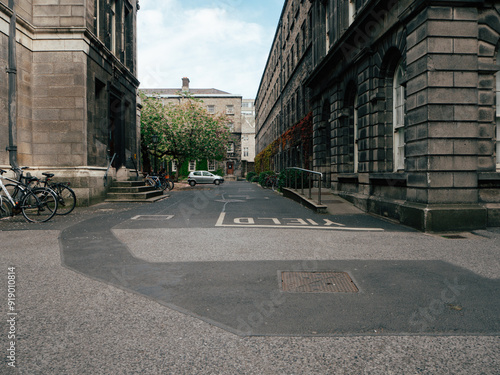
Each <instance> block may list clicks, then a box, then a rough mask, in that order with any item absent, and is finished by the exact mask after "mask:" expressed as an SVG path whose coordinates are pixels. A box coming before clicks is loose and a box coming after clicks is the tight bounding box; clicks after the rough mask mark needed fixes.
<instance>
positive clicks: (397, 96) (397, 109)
mask: <svg viewBox="0 0 500 375" xmlns="http://www.w3.org/2000/svg"><path fill="white" fill-rule="evenodd" d="M403 79H404V71H403V65H402V64H401V63H399V64H398V67H397V68H396V72H395V73H394V84H393V104H392V114H393V123H392V124H393V130H394V132H393V153H394V157H393V160H394V162H393V166H394V168H393V169H394V172H397V171H401V170H404V168H405V128H404V126H405V88H404V86H403Z"/></svg>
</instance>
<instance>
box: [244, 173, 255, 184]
mask: <svg viewBox="0 0 500 375" xmlns="http://www.w3.org/2000/svg"><path fill="white" fill-rule="evenodd" d="M256 175H257V173H255V172H248V173H247V177H246V180H247V181H250V182H251V181H252V179H253V178H254V177H255V176H256Z"/></svg>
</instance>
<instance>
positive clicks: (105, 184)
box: [103, 152, 116, 187]
mask: <svg viewBox="0 0 500 375" xmlns="http://www.w3.org/2000/svg"><path fill="white" fill-rule="evenodd" d="M115 157H116V152H115V153H114V154H113V157H112V158H111V160H110V162H109V164H108V169H106V173H104V177H103V179H104V187H106V186H108V172H109V168H111V164H113V161H114V160H115Z"/></svg>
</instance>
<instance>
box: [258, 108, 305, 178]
mask: <svg viewBox="0 0 500 375" xmlns="http://www.w3.org/2000/svg"><path fill="white" fill-rule="evenodd" d="M312 138H313V122H312V113H308V114H307V115H306V116H305V117H304V118H303V119H301V120H300V121H299V122H298V123H297V124H295V125H294V126H292V127H290V128H289V129H288V130H287V131H285V132H284V133H283V134H281V135H280V136H279V137H278V138H277V139H275V140H274V142H272V143H271V144H269V145H268V146H267V147H266V148H265V149H264V150H262V151H261V152H259V153H258V154H257V155H256V156H255V170H256V171H257V172H264V171H267V170H270V169H273V165H272V159H273V157H274V156H275V155H276V154H278V152H280V151H285V150H287V149H289V148H291V147H295V146H299V145H300V146H301V149H302V153H303V155H302V157H303V160H304V168H308V167H309V160H310V158H311V157H312V150H313V147H312Z"/></svg>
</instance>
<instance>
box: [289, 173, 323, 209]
mask: <svg viewBox="0 0 500 375" xmlns="http://www.w3.org/2000/svg"><path fill="white" fill-rule="evenodd" d="M287 169H294V170H297V171H302V172H306V173H308V176H309V199H311V198H312V176H313V175H319V176H320V177H319V181H318V204H321V182H322V181H323V173H321V172H317V171H311V170H310V169H304V168H298V167H287V168H285V170H287ZM289 187H290V188H291V183H290V185H289ZM295 190H297V178H295ZM301 190H302V195H304V175H301Z"/></svg>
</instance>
